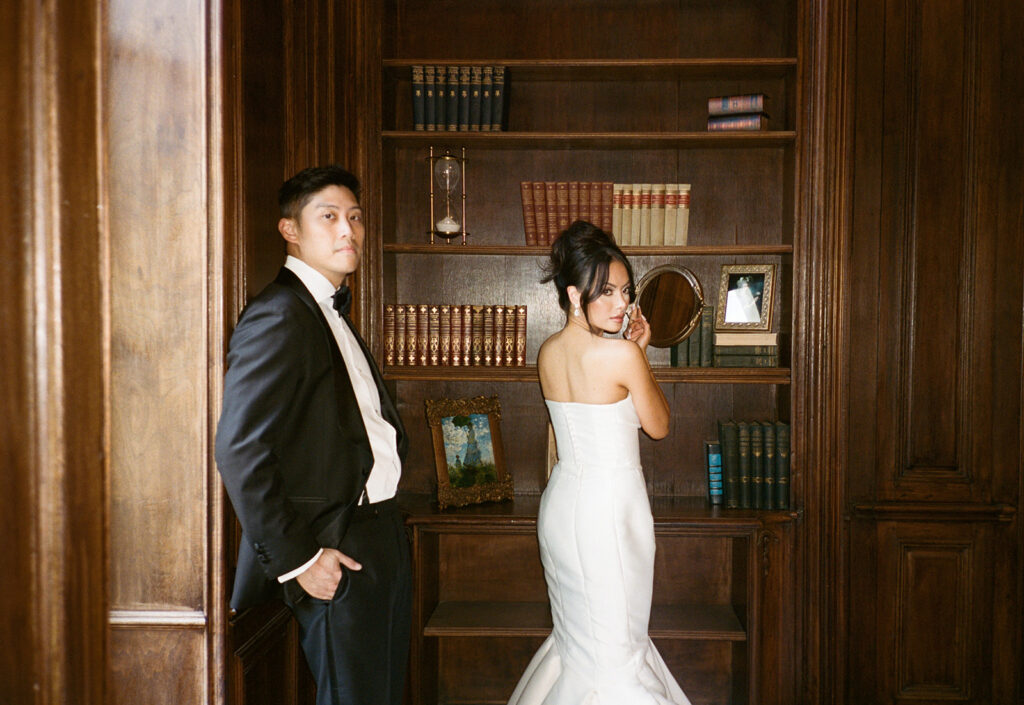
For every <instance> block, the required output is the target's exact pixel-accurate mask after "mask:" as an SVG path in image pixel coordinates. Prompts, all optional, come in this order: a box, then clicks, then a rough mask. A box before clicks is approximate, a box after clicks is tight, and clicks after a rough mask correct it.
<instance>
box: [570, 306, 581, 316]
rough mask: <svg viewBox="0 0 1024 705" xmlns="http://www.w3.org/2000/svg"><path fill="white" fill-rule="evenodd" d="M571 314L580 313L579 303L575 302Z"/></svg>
mask: <svg viewBox="0 0 1024 705" xmlns="http://www.w3.org/2000/svg"><path fill="white" fill-rule="evenodd" d="M572 315H574V316H578V315H580V305H579V304H576V307H575V308H574V309H573V310H572Z"/></svg>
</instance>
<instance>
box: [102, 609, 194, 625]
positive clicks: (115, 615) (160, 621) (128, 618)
mask: <svg viewBox="0 0 1024 705" xmlns="http://www.w3.org/2000/svg"><path fill="white" fill-rule="evenodd" d="M209 623H210V620H209V619H208V618H207V616H206V613H205V612H199V611H197V610H191V611H186V610H111V611H110V626H112V627H114V628H115V629H124V628H131V627H143V628H146V629H151V628H153V627H168V628H171V629H174V628H178V627H185V628H198V629H205V628H206V625H207V624H209Z"/></svg>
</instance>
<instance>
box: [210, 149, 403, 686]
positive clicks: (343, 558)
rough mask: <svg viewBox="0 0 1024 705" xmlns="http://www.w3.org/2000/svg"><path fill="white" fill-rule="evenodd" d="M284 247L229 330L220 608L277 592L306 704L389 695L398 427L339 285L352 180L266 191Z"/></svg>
mask: <svg viewBox="0 0 1024 705" xmlns="http://www.w3.org/2000/svg"><path fill="white" fill-rule="evenodd" d="M278 200H279V202H280V206H281V220H280V221H279V222H278V230H279V231H280V233H281V236H282V237H283V238H284V239H285V242H286V243H287V246H286V249H287V254H288V256H287V259H286V260H285V264H284V267H282V269H281V271H280V272H279V273H278V275H277V279H276V280H275V281H274V282H272V283H271V284H269V285H268V286H267V287H266V288H265V289H264V290H263V291H262V292H260V294H259V295H258V296H256V297H255V298H254V299H253V300H252V301H250V302H249V304H248V306H246V308H245V311H243V312H242V316H241V318H240V320H239V321H238V325H237V326H236V327H235V331H234V334H233V335H232V336H231V345H230V351H229V352H228V371H227V374H226V376H225V378H224V408H223V411H222V413H221V418H220V423H219V425H218V427H217V440H216V459H217V465H218V468H219V469H220V473H221V476H222V477H223V479H224V484H225V486H226V487H227V491H228V495H229V496H230V498H231V503H232V505H233V506H234V508H235V512H236V513H237V515H238V519H239V521H240V522H241V524H242V533H243V537H242V545H241V547H240V549H239V555H238V568H237V571H236V574H235V586H234V592H233V595H232V598H231V606H232V607H233V608H235V609H244V608H246V607H250V606H252V605H255V604H257V603H259V602H261V601H263V600H266V599H270V598H272V597H275V596H278V597H283V599H284V600H285V602H286V603H287V604H288V606H289V607H290V608H291V609H292V611H293V613H294V614H295V616H296V618H297V619H298V622H299V625H300V635H301V640H302V647H303V650H304V651H305V653H306V659H307V661H308V662H309V665H310V668H311V669H312V671H313V674H314V677H315V678H316V682H317V704H318V705H328V704H330V705H362V704H365V705H381V704H390V705H399V703H400V702H401V700H402V691H403V684H404V679H405V670H406V665H407V661H408V653H409V629H410V605H411V579H410V568H409V546H408V540H407V538H406V534H405V529H404V525H403V522H402V519H401V516H400V515H399V512H398V511H397V509H396V507H395V506H394V504H395V500H394V496H395V492H396V490H397V486H398V479H399V477H400V475H401V470H402V460H403V458H404V457H405V452H406V449H407V443H408V442H407V438H406V435H405V431H404V429H403V427H402V422H401V420H400V419H399V416H398V412H397V410H396V409H395V405H394V403H393V401H392V400H391V398H390V396H389V394H388V392H387V391H386V389H385V388H384V385H383V382H382V380H381V376H380V372H379V371H378V369H377V366H376V364H375V363H374V361H373V358H372V357H371V355H370V352H369V351H368V350H367V349H366V346H365V344H364V343H363V341H362V339H361V338H360V337H359V334H358V333H357V332H356V331H355V329H354V328H353V327H352V324H351V322H350V321H349V319H348V316H347V313H348V305H349V303H350V302H351V293H350V292H349V289H348V287H347V286H346V285H345V282H346V279H347V277H348V275H349V274H351V273H352V272H354V271H355V270H356V268H357V267H358V266H359V262H360V259H361V256H362V251H363V238H364V228H363V212H362V209H361V208H360V206H359V181H358V179H356V177H355V176H353V175H352V174H351V173H349V172H348V171H345V170H344V169H342V168H341V167H338V166H328V167H319V168H312V169H306V170H304V171H302V172H300V173H299V174H296V175H295V176H294V177H292V178H291V179H289V180H288V181H286V182H285V183H284V185H283V186H282V187H281V190H280V193H279V195H278Z"/></svg>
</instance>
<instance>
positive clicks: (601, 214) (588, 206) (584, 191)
mask: <svg viewBox="0 0 1024 705" xmlns="http://www.w3.org/2000/svg"><path fill="white" fill-rule="evenodd" d="M519 195H520V197H521V198H522V201H523V232H524V233H525V235H526V244H527V245H550V244H551V243H553V242H554V241H555V240H557V239H558V236H559V235H561V234H562V231H563V230H565V229H566V228H568V227H569V226H570V225H571V224H572V223H574V222H576V221H577V220H585V221H587V222H588V223H593V224H594V225H596V226H597V227H599V228H601V229H602V230H604V231H605V232H608V233H611V232H613V230H612V182H611V181H520V182H519Z"/></svg>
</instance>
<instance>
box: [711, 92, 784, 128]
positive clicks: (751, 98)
mask: <svg viewBox="0 0 1024 705" xmlns="http://www.w3.org/2000/svg"><path fill="white" fill-rule="evenodd" d="M767 110H768V96H767V95H765V94H764V93H748V94H745V95H724V96H717V97H714V98H708V131H709V132H719V131H730V130H737V131H746V130H767V129H768V119H769V118H768V112H767Z"/></svg>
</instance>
